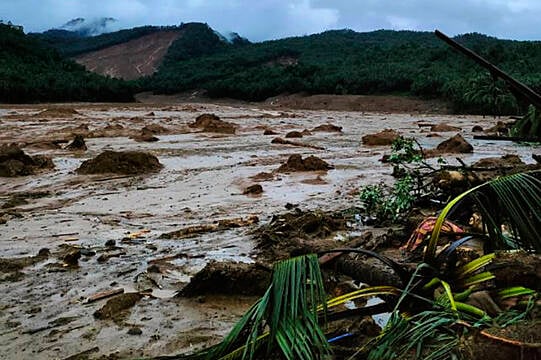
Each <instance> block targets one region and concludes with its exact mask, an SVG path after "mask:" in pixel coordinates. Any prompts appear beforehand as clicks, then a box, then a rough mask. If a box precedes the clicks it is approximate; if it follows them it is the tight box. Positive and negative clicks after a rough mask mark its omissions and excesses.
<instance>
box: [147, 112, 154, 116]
mask: <svg viewBox="0 0 541 360" xmlns="http://www.w3.org/2000/svg"><path fill="white" fill-rule="evenodd" d="M155 115H156V114H154V111H151V112H149V113H148V114H145V116H155Z"/></svg>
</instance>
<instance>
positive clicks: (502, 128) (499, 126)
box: [485, 121, 512, 135]
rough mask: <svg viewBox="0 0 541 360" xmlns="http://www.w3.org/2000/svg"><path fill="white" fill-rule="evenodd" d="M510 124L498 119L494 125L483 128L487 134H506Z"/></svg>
mask: <svg viewBox="0 0 541 360" xmlns="http://www.w3.org/2000/svg"><path fill="white" fill-rule="evenodd" d="M511 126H512V124H506V123H504V122H503V121H498V122H497V123H496V125H494V126H493V127H491V128H488V129H486V130H485V133H487V134H498V135H508V134H509V129H510V128H511Z"/></svg>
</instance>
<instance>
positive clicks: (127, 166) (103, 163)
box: [77, 150, 163, 175]
mask: <svg viewBox="0 0 541 360" xmlns="http://www.w3.org/2000/svg"><path fill="white" fill-rule="evenodd" d="M162 167H163V165H162V164H160V162H159V161H158V158H157V157H156V156H154V155H151V154H148V153H145V152H141V151H121V152H116V151H109V150H108V151H104V152H103V153H101V154H99V155H98V156H96V157H95V158H94V159H90V160H86V161H84V162H83V163H82V164H81V166H80V167H79V168H78V169H77V172H78V173H79V174H106V173H115V174H125V175H136V174H146V173H153V172H158V171H160V170H161V168H162Z"/></svg>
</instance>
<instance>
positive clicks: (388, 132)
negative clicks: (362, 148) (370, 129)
mask: <svg viewBox="0 0 541 360" xmlns="http://www.w3.org/2000/svg"><path fill="white" fill-rule="evenodd" d="M399 136H400V134H399V133H398V132H396V131H394V130H392V129H385V130H383V131H380V132H379V133H376V134H369V135H365V136H363V137H362V143H363V144H364V145H369V146H378V145H391V144H392V143H393V141H395V140H396V139H398V137H399Z"/></svg>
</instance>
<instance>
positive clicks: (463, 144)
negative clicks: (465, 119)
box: [424, 134, 473, 157]
mask: <svg viewBox="0 0 541 360" xmlns="http://www.w3.org/2000/svg"><path fill="white" fill-rule="evenodd" d="M471 152H473V146H472V145H471V144H470V143H468V142H467V141H466V140H465V139H464V138H463V137H462V135H460V134H456V135H455V136H453V137H452V138H450V139H448V140H445V141H443V142H441V143H440V144H439V145H438V146H437V147H436V148H435V149H430V150H425V151H424V154H425V156H426V157H431V156H439V155H441V154H463V153H471Z"/></svg>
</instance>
